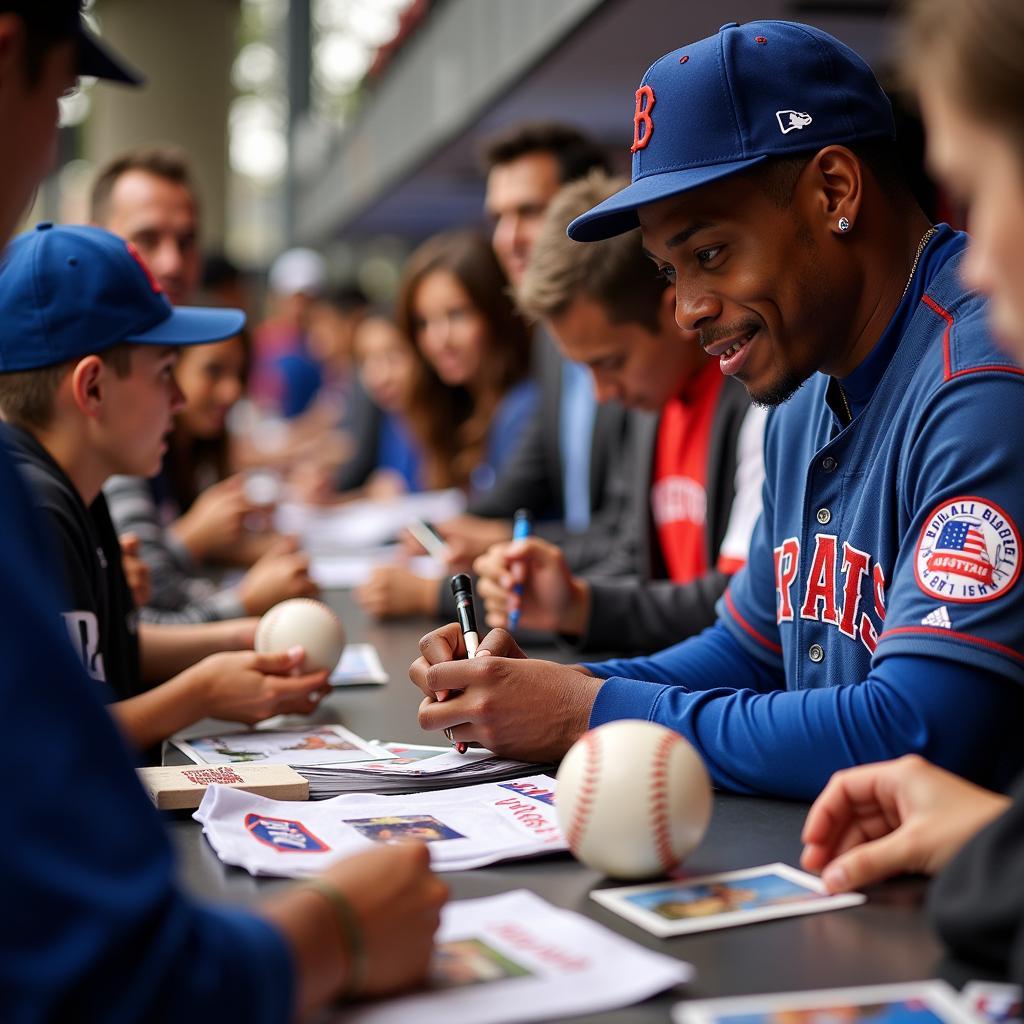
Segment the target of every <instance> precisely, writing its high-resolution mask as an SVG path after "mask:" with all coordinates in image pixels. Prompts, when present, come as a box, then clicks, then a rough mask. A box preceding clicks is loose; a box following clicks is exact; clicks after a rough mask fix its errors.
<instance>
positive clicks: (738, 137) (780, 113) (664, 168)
mask: <svg viewBox="0 0 1024 1024" xmlns="http://www.w3.org/2000/svg"><path fill="white" fill-rule="evenodd" d="M633 127H634V131H633V145H632V148H631V151H632V153H633V174H632V183H631V184H630V185H627V186H626V187H625V188H624V189H622V191H621V192H617V193H616V194H615V195H613V196H611V197H610V198H609V199H606V200H605V201H604V202H603V203H600V204H599V205H597V206H595V207H594V208H593V209H592V210H588V211H587V212H586V213H584V214H581V215H580V216H579V217H577V218H576V219H575V220H574V221H573V222H572V223H571V224H570V225H569V228H568V232H569V237H570V238H573V239H575V240H576V241H577V242H596V241H598V240H599V239H602V238H611V237H612V236H613V235H620V234H622V233H623V232H624V231H629V230H630V229H631V228H635V227H637V226H638V225H639V220H638V218H637V213H636V211H637V207H640V206H645V205H647V204H648V203H654V202H657V201H658V200H661V199H667V198H668V197H669V196H674V195H679V194H680V193H682V192H688V191H690V190H691V189H695V188H700V186H702V185H707V184H709V183H710V182H713V181H718V180H719V179H721V178H726V177H728V176H729V175H732V174H737V173H739V172H741V171H745V170H747V169H748V168H750V167H754V166H756V165H757V164H759V163H763V162H764V161H766V160H769V159H771V158H772V157H784V156H792V155H794V154H796V153H800V152H808V151H816V150H819V149H821V148H823V147H824V146H830V145H836V144H849V143H854V142H859V141H861V140H864V139H873V138H895V137H896V127H895V124H894V122H893V116H892V105H891V104H890V103H889V99H888V97H887V96H886V95H885V93H884V92H883V91H882V87H881V86H880V85H879V84H878V81H877V79H876V78H875V76H874V74H873V73H872V71H871V68H869V67H868V65H867V64H866V63H865V62H864V61H863V60H862V59H861V58H860V57H859V56H858V55H857V54H856V53H854V52H853V50H851V49H850V48H849V47H848V46H846V45H845V44H844V43H841V42H839V40H838V39H835V38H834V37H833V36H830V35H829V34H828V33H827V32H822V31H821V29H817V28H812V27H811V26H810V25H799V24H797V23H796V22H791V21H751V22H748V23H747V24H745V25H738V24H737V23H736V22H731V23H730V24H728V25H723V26H722V27H721V28H720V29H719V30H718V34H717V35H713V36H709V37H708V38H707V39H701V40H700V41H699V42H696V43H692V44H691V45H689V46H683V47H681V48H680V49H678V50H673V51H672V52H671V53H667V54H665V56H664V57H662V58H661V59H660V60H657V61H655V62H654V64H652V65H651V66H650V68H648V70H647V74H645V75H644V77H643V81H641V83H640V88H639V89H637V91H636V106H635V108H634V116H633Z"/></svg>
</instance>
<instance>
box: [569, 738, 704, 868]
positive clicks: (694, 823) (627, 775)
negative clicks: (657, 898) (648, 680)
mask: <svg viewBox="0 0 1024 1024" xmlns="http://www.w3.org/2000/svg"><path fill="white" fill-rule="evenodd" d="M555 809H556V811H557V812H558V821H559V824H560V825H561V827H562V831H563V833H564V834H565V837H566V841H567V842H568V844H569V848H570V849H571V850H572V852H573V854H574V856H575V857H576V858H577V859H578V860H580V861H582V862H583V863H584V864H586V865H587V866H588V867H591V868H594V869H595V870H597V871H601V872H603V873H604V874H606V875H608V876H610V877H612V878H624V879H641V878H654V877H658V876H661V875H665V874H667V873H668V872H670V871H671V870H672V869H673V868H675V867H677V866H678V865H679V864H680V863H681V862H682V861H683V859H684V858H685V857H686V856H687V855H688V854H689V853H690V852H691V851H692V850H693V849H694V848H695V847H696V846H697V844H698V843H699V842H700V841H701V839H703V838H704V833H705V831H706V830H707V827H708V821H709V820H710V818H711V783H710V781H709V779H708V773H707V769H706V768H705V767H704V762H703V761H702V760H701V758H700V755H699V754H698V753H697V752H696V750H694V749H693V747H692V746H691V745H690V744H689V743H687V741H686V740H685V739H683V737H682V736H680V735H679V734H678V733H676V732H673V731H672V730H671V729H667V728H666V727H665V726H663V725H657V724H655V723H654V722H641V721H621V722H608V723H606V724H605V725H601V726H598V727H597V728H596V729H592V730H591V731H590V732H588V733H586V734H584V735H583V736H582V737H580V739H578V740H577V741H576V743H574V744H573V746H572V747H571V748H570V749H569V752H568V754H566V756H565V758H564V759H563V761H562V764H561V767H560V768H559V769H558V786H557V789H556V792H555Z"/></svg>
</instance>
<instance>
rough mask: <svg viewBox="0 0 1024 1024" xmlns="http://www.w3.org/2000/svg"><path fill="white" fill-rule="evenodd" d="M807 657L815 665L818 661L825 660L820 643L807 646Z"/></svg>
mask: <svg viewBox="0 0 1024 1024" xmlns="http://www.w3.org/2000/svg"><path fill="white" fill-rule="evenodd" d="M807 657H808V658H810V659H811V661H813V662H814V664H815V665H817V664H818V662H820V661H824V660H825V648H824V647H822V646H821V644H811V646H810V647H808V648H807Z"/></svg>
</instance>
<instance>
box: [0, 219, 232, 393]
mask: <svg viewBox="0 0 1024 1024" xmlns="http://www.w3.org/2000/svg"><path fill="white" fill-rule="evenodd" d="M0 324H2V327H0V372H4V373H8V372H11V371H14V370H35V369H39V368H41V367H44V366H55V365H56V364H58V363H62V362H65V361H66V360H69V359H76V358H79V357H81V356H85V355H88V354H90V353H93V352H102V351H104V350H105V349H108V348H112V347H113V346H114V345H120V344H121V343H122V342H131V343H133V344H139V345H201V344H204V343H206V342H211V341H220V340H221V339H223V338H230V337H231V336H232V335H235V334H237V333H238V332H239V331H240V330H241V329H242V327H243V326H245V314H244V313H243V312H242V311H241V310H237V309H206V308H199V307H195V308H193V307H189V306H172V305H171V304H170V302H169V301H168V300H167V296H166V295H164V293H163V291H162V290H161V289H160V286H159V285H158V284H157V283H156V281H155V279H154V278H153V276H152V275H151V274H150V272H149V270H148V268H147V267H146V265H145V264H144V263H143V262H142V259H141V257H140V256H139V255H138V253H136V252H135V250H134V248H133V247H132V245H131V244H130V243H129V242H125V241H124V240H123V239H121V238H118V236H117V235H113V234H111V233H110V232H109V231H104V230H103V229H102V228H94V227H55V226H53V225H52V224H49V223H43V224H40V225H39V226H38V227H37V228H36V229H35V230H34V231H28V232H26V233H25V234H23V235H21V236H20V237H19V238H16V239H15V240H14V241H13V242H12V243H11V245H10V246H9V247H8V249H7V252H6V254H5V256H4V258H3V262H2V264H0Z"/></svg>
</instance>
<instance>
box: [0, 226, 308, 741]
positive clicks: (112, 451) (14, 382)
mask: <svg viewBox="0 0 1024 1024" xmlns="http://www.w3.org/2000/svg"><path fill="white" fill-rule="evenodd" d="M0 322H3V323H4V324H5V330H4V331H3V333H2V336H0V413H2V415H3V418H4V420H5V421H6V424H5V425H4V426H3V428H2V436H3V440H4V441H5V442H6V443H7V445H8V446H9V448H10V449H11V451H12V454H13V455H14V458H15V461H16V462H17V464H18V465H19V468H20V469H21V470H22V472H23V473H24V475H25V476H26V478H27V479H28V481H29V484H30V486H31V488H32V490H33V492H34V495H35V499H36V502H37V504H38V505H39V506H40V507H41V508H44V509H45V510H46V511H47V512H48V513H49V516H50V519H51V520H52V525H53V527H54V528H55V530H56V536H57V540H58V548H57V550H58V556H59V558H60V560H61V562H62V568H63V575H64V580H65V589H66V598H67V603H66V605H65V609H66V610H65V612H64V617H65V621H66V625H67V628H68V632H69V634H70V636H71V640H72V643H73V644H74V646H75V648H76V649H77V650H78V652H79V654H80V656H81V659H82V663H83V664H84V666H85V668H86V670H87V671H88V673H89V674H90V675H91V676H92V677H93V678H94V679H97V680H101V681H105V682H106V683H108V684H109V685H110V686H111V687H112V689H113V691H114V694H115V696H116V697H117V698H118V701H117V703H116V704H115V705H114V710H115V713H116V716H117V717H118V719H119V720H120V722H121V724H122V726H123V727H124V728H125V730H126V731H127V733H128V735H129V736H130V737H131V738H132V740H133V741H134V742H135V744H136V745H137V746H138V747H139V748H140V749H144V748H146V747H148V746H150V745H151V744H153V743H155V742H157V741H158V740H160V739H163V738H166V737H167V736H169V735H170V734H171V733H173V732H175V731H177V730H178V729H180V728H182V727H184V726H185V725H188V724H190V723H192V722H194V721H196V720H197V719H199V718H203V717H215V718H226V719H230V720H236V721H242V722H248V723H252V722H257V721H259V720H260V719H262V718H266V717H268V716H270V715H273V714H279V713H283V712H308V711H311V710H313V709H314V708H315V707H316V704H317V701H318V700H319V698H320V697H321V696H322V695H323V693H324V692H326V681H325V674H324V673H323V672H320V673H315V674H312V675H301V676H290V675H289V674H288V673H289V672H290V671H291V670H292V669H293V668H295V666H296V665H297V664H298V663H299V661H301V656H302V655H301V651H300V650H293V651H289V652H287V653H283V654H273V655H258V654H256V653H254V652H253V651H251V650H242V648H251V647H252V642H253V633H254V623H253V621H252V620H245V619H240V620H234V621H231V622H224V623H216V624H208V625H205V624H204V625H196V626H156V625H150V624H144V625H142V626H141V627H139V626H137V620H136V613H135V607H134V604H133V602H132V598H131V594H130V591H129V589H128V585H127V582H126V580H125V577H124V572H123V569H122V567H121V558H120V546H119V543H118V539H117V536H116V533H115V532H114V528H113V525H112V524H111V521H110V516H109V513H108V511H107V505H106V502H105V500H104V498H103V495H102V493H101V487H102V486H103V483H104V482H105V480H106V479H107V478H108V477H109V476H111V475H113V474H114V473H126V474H132V475H138V476H152V475H153V474H154V473H155V472H157V470H158V469H159V466H160V459H161V456H162V455H163V453H164V451H165V449H166V443H167V442H166V438H167V435H168V433H169V431H170V429H171V424H172V417H173V415H174V413H175V411H176V410H177V409H179V408H180V407H181V402H182V396H181V392H180V391H179V390H178V386H177V384H176V382H175V379H174V365H175V361H176V358H177V351H178V347H179V346H181V345H191V344H202V343H205V342H212V341H217V340H220V339H222V338H225V337H230V336H231V335H233V334H236V333H237V332H238V331H239V330H240V329H241V327H242V325H243V323H244V315H243V314H242V313H241V312H239V311H237V310H215V309H190V308H187V307H172V306H171V304H170V302H169V301H168V300H167V298H166V296H165V295H164V294H163V292H162V290H161V288H160V286H159V285H158V284H157V283H156V281H155V280H154V279H153V277H152V275H150V273H149V271H148V270H147V269H146V267H145V265H144V264H143V262H142V260H141V259H140V258H139V256H138V254H137V253H136V252H135V251H134V249H133V248H132V247H131V245H130V244H128V243H126V242H124V241H122V240H121V239H119V238H117V237H116V236H115V235H112V234H110V233H109V232H106V231H103V230H102V229H99V228H86V227H54V226H52V225H50V224H40V225H39V226H38V227H37V228H36V230H35V231H31V232H28V233H26V234H25V235H22V236H21V237H20V238H18V239H17V240H15V242H14V243H12V245H11V246H10V248H9V249H8V252H7V257H6V260H5V263H4V265H3V267H2V269H0ZM227 651H231V652H232V653H215V652H227ZM168 677H173V678H170V679H169V681H167V682H164V683H162V685H155V684H156V683H158V682H160V681H161V680H164V679H168ZM149 687H153V688H152V689H150V688H149Z"/></svg>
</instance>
